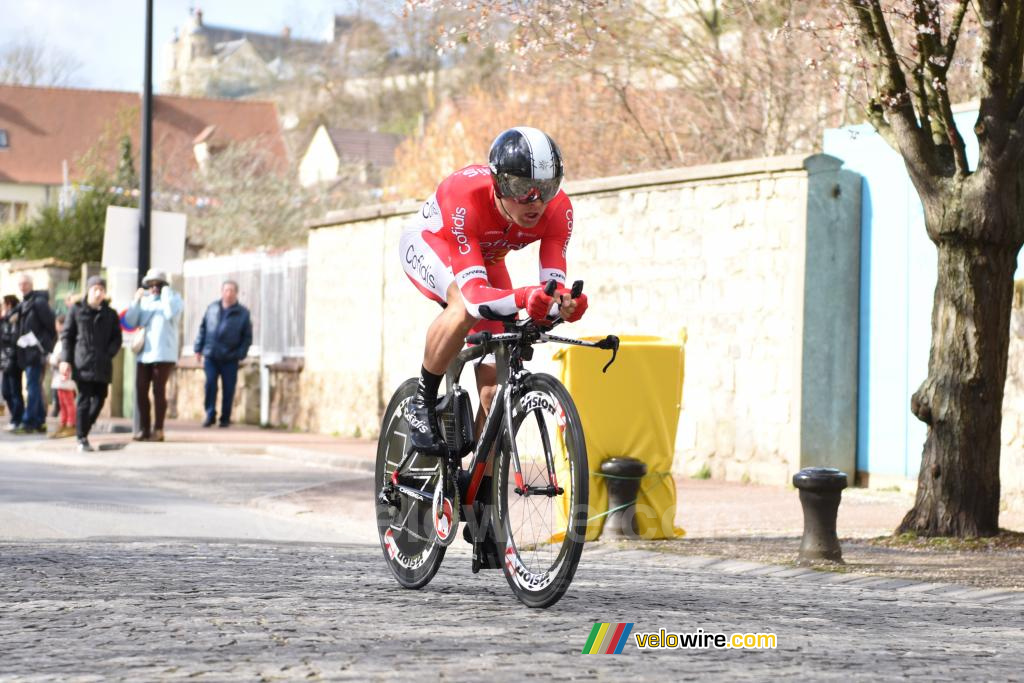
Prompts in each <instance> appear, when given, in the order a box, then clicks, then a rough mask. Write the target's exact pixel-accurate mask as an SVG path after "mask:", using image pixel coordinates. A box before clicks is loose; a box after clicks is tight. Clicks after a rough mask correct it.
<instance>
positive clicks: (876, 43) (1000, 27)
mask: <svg viewBox="0 0 1024 683" xmlns="http://www.w3.org/2000/svg"><path fill="white" fill-rule="evenodd" d="M837 5H838V7H837V8H836V9H844V10H845V11H846V13H845V15H840V16H846V17H847V21H845V22H841V23H840V24H839V25H837V29H838V31H839V35H840V39H841V37H842V36H846V37H849V38H851V39H852V40H853V41H854V42H855V44H856V47H857V48H858V49H859V53H858V54H859V58H858V60H857V62H856V64H857V67H858V68H859V69H860V70H861V71H862V73H863V75H864V76H865V79H864V81H863V86H864V90H863V92H864V103H865V105H866V106H865V109H866V113H867V116H868V117H869V118H870V120H871V122H872V123H873V124H874V125H875V127H876V128H877V129H878V131H879V133H881V135H882V136H883V137H884V138H885V139H886V140H887V141H888V142H889V143H890V145H892V147H894V148H895V149H896V150H897V151H898V152H899V153H900V154H901V155H902V156H903V160H904V161H905V163H906V167H907V170H908V172H909V174H910V178H911V180H912V182H913V184H914V187H915V188H916V189H917V192H918V195H919V196H920V198H921V202H922V204H923V205H924V217H925V228H926V229H927V231H928V236H929V238H930V239H931V240H932V242H933V243H934V244H935V246H936V248H937V249H938V282H937V283H936V287H935V298H934V302H933V307H932V341H931V353H930V356H929V361H928V376H927V378H926V379H925V381H924V383H923V384H922V385H921V386H920V388H919V389H918V390H917V391H916V392H915V393H914V395H913V397H912V399H911V410H912V411H913V413H914V415H916V416H917V418H918V419H920V420H921V421H922V422H924V423H925V424H926V425H928V435H927V438H926V440H925V445H924V453H923V457H922V461H921V472H920V475H919V478H918V489H917V499H916V501H915V504H914V507H913V509H911V510H910V512H908V513H907V515H906V517H905V518H904V519H903V522H902V523H901V524H900V527H899V531H901V532H903V531H907V532H916V533H918V534H922V535H928V536H936V535H950V536H990V535H994V534H996V533H998V531H999V455H1000V427H1001V423H1002V402H1003V387H1004V384H1005V381H1006V362H1007V350H1008V346H1009V325H1010V308H1011V302H1012V296H1013V274H1014V271H1015V269H1016V265H1017V254H1018V252H1019V251H1020V248H1021V245H1022V244H1024V182H1022V181H1024V165H1022V164H1021V157H1022V153H1024V85H1022V83H1021V75H1022V68H1024V3H1022V2H1021V1H1020V0H1003V1H999V0H978V1H977V2H969V0H896V1H889V2H882V0H841V1H840V2H837ZM973 41H977V43H978V48H979V49H978V50H977V54H978V55H979V62H978V63H976V64H974V65H973V66H974V67H976V68H973V69H972V68H971V67H972V63H971V60H970V59H969V58H968V57H970V56H971V55H972V54H973V51H972V50H970V49H969V44H970V43H971V42H973ZM965 43H967V44H968V45H967V46H966V47H968V50H966V51H965V49H964V48H965V45H964V44H965ZM965 55H966V57H965ZM958 78H967V79H969V80H971V81H973V83H971V84H970V85H968V86H966V87H965V86H964V85H963V84H958V83H957V82H956V81H957V79H958ZM958 90H959V91H960V92H971V91H974V92H977V94H978V96H979V103H980V104H979V112H978V118H977V120H976V122H975V124H974V132H975V134H976V135H977V138H978V144H979V159H978V163H977V166H976V167H975V168H971V167H970V165H969V164H968V160H967V152H966V146H965V143H964V138H963V135H962V133H961V131H960V130H958V128H957V125H956V122H955V121H954V118H953V109H952V102H953V100H952V97H951V95H950V93H951V92H956V91H958Z"/></svg>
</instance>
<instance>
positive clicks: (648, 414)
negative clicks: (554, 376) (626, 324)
mask: <svg viewBox="0 0 1024 683" xmlns="http://www.w3.org/2000/svg"><path fill="white" fill-rule="evenodd" d="M593 339H595V340H596V339H599V337H596V338H593ZM620 341H621V344H620V346H619V354H618V357H617V358H616V360H615V363H614V364H613V365H612V366H611V367H610V368H608V372H607V373H602V372H601V368H603V367H604V365H605V363H607V362H608V353H607V352H601V351H596V350H594V349H588V348H583V347H578V346H569V347H566V348H564V349H562V350H560V351H559V352H558V353H556V354H555V359H556V360H560V361H561V363H562V366H561V379H562V383H563V384H565V386H566V388H568V390H569V393H570V394H572V398H573V401H574V402H575V403H576V407H577V408H578V409H579V412H580V417H581V418H582V420H583V431H584V434H585V435H586V441H587V458H588V461H589V466H590V512H589V514H588V518H589V522H588V526H587V540H594V539H596V538H597V537H598V536H600V535H601V529H602V526H603V524H604V519H605V517H606V515H607V514H608V489H607V486H606V485H605V480H604V477H603V475H602V474H601V472H600V467H601V463H602V462H603V461H604V460H606V459H607V458H614V457H626V458H635V459H637V460H640V461H641V462H644V463H645V464H646V465H647V475H646V476H645V477H644V478H643V480H642V481H641V482H640V493H639V496H638V497H637V502H636V522H637V532H638V533H639V535H640V536H641V537H642V538H647V539H655V538H671V537H674V536H682V535H683V534H684V533H685V532H684V531H683V530H682V529H680V528H678V527H676V526H675V524H674V519H675V511H676V487H675V481H673V479H672V474H671V471H672V458H673V455H674V453H675V437H676V426H677V425H678V422H679V410H680V401H681V399H682V393H683V360H684V354H685V351H684V346H683V344H684V341H685V336H682V335H681V337H680V339H679V340H678V341H673V340H670V339H663V338H661V337H647V336H626V337H621V339H620Z"/></svg>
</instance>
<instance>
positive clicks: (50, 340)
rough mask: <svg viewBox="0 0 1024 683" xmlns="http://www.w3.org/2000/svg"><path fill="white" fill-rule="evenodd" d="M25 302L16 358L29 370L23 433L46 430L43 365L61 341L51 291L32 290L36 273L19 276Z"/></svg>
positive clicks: (23, 301)
mask: <svg viewBox="0 0 1024 683" xmlns="http://www.w3.org/2000/svg"><path fill="white" fill-rule="evenodd" d="M18 289H20V290H21V295H22V299H21V303H20V304H18V342H17V351H16V354H15V358H16V359H17V362H18V367H19V368H21V369H22V370H23V371H24V372H25V394H26V398H25V413H24V416H23V419H22V421H21V429H19V430H18V432H19V433H22V434H32V433H35V432H43V433H45V432H46V406H45V405H44V404H43V368H44V367H45V366H46V357H47V356H49V355H50V353H51V352H52V351H53V347H54V345H55V344H56V343H57V323H56V319H55V318H54V315H53V310H52V309H51V308H50V294H49V292H47V291H45V290H34V289H32V276H31V275H29V274H28V273H22V274H20V275H19V276H18Z"/></svg>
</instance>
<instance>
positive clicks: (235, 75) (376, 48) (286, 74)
mask: <svg viewBox="0 0 1024 683" xmlns="http://www.w3.org/2000/svg"><path fill="white" fill-rule="evenodd" d="M331 28H332V30H331V37H330V39H329V40H324V41H315V40H304V39H299V38H293V37H292V35H291V29H289V28H288V27H284V28H282V29H281V32H280V33H259V32H256V31H245V30H242V29H238V28H232V27H228V26H215V25H212V24H207V23H205V22H204V21H203V12H202V10H199V9H193V10H192V12H191V15H190V16H189V18H188V20H187V21H186V23H185V25H184V27H183V28H182V29H181V30H178V31H176V32H175V36H174V37H173V38H172V39H171V40H170V41H169V42H168V43H166V44H165V45H164V60H163V62H164V73H163V74H162V77H161V90H162V91H163V92H168V93H176V94H181V95H193V96H208V97H229V98H237V97H244V96H246V95H249V94H252V93H255V92H259V91H261V90H265V89H267V88H269V87H271V86H272V85H273V84H274V83H275V82H278V81H287V80H291V79H294V78H295V77H296V76H298V75H300V74H302V73H308V72H311V71H313V70H315V69H317V68H322V67H323V66H324V65H325V64H328V63H330V62H332V61H335V60H337V59H339V58H343V59H344V60H345V64H346V66H348V67H350V68H352V70H353V71H354V73H353V74H352V75H356V76H362V75H364V73H361V72H364V71H366V70H367V68H368V66H369V64H367V62H372V61H374V60H379V58H380V55H381V54H384V55H387V54H388V50H387V47H386V46H384V45H385V43H386V37H385V36H384V33H383V30H382V29H381V27H380V25H379V24H377V23H376V22H374V21H372V20H368V19H361V18H357V17H345V16H340V15H339V16H335V17H334V21H333V23H332V27H331ZM382 46H384V47H382ZM371 55H372V56H371Z"/></svg>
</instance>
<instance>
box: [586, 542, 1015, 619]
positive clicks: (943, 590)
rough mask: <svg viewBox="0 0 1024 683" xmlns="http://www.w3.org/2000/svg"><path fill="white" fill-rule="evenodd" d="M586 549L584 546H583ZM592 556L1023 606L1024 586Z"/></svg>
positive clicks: (630, 552)
mask: <svg viewBox="0 0 1024 683" xmlns="http://www.w3.org/2000/svg"><path fill="white" fill-rule="evenodd" d="M584 552H586V549H585V550H584ZM590 553H591V557H600V556H601V555H613V554H614V555H618V556H622V555H625V556H626V557H629V556H632V557H635V558H636V560H637V561H638V562H665V563H668V564H672V565H673V566H675V567H679V568H681V569H688V570H692V571H698V570H699V571H704V570H712V571H720V572H722V573H723V574H730V575H733V576H749V577H751V578H762V577H766V578H773V579H786V580H796V581H816V582H818V583H820V584H822V585H839V584H842V585H846V586H851V587H853V588H860V589H868V590H878V591H886V592H889V593H892V594H894V596H896V597H898V595H899V594H901V593H914V594H920V595H928V596H930V597H933V598H936V599H939V600H949V601H951V602H957V603H959V602H970V603H975V604H979V605H985V606H986V607H988V606H992V607H1008V608H1011V609H1019V610H1024V590H1021V589H1018V588H1000V587H996V588H975V587H974V586H967V585H963V584H954V583H938V582H930V581H916V580H914V579H906V578H901V577H888V576H879V575H877V574H862V573H860V572H842V573H840V572H832V571H828V570H825V569H812V568H807V567H787V566H784V565H777V564H764V563H760V562H751V561H747V560H740V559H736V558H729V557H710V556H706V555H675V554H672V553H664V552H658V551H656V550H644V549H640V548H629V547H626V548H622V549H619V548H615V547H601V546H600V545H599V546H598V547H595V548H593V549H591V550H590Z"/></svg>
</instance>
